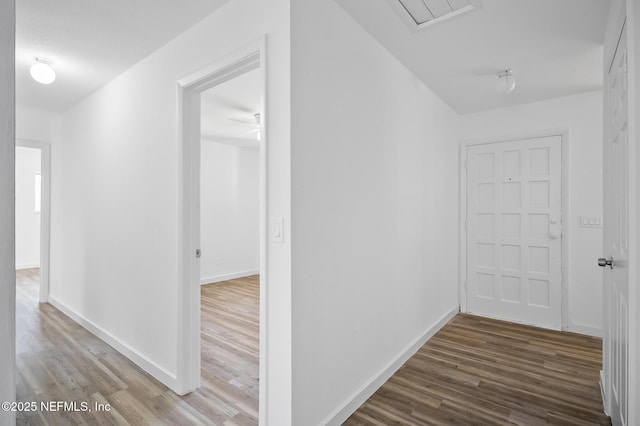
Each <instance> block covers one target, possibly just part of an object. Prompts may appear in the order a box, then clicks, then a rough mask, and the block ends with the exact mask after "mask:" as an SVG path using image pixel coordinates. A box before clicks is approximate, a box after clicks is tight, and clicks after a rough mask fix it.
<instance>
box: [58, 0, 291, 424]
mask: <svg viewBox="0 0 640 426" xmlns="http://www.w3.org/2000/svg"><path fill="white" fill-rule="evenodd" d="M264 34H267V37H268V38H267V41H266V48H267V51H268V58H267V61H266V73H267V76H268V77H267V86H266V90H267V92H268V93H269V97H268V100H267V105H266V107H267V110H268V111H269V112H270V117H267V122H266V123H265V126H266V132H267V135H266V138H267V140H268V142H267V143H268V144H269V148H268V154H267V155H268V165H269V169H268V170H269V172H268V185H269V186H268V188H267V190H268V193H269V204H268V215H269V217H283V218H285V222H286V223H287V224H288V223H289V218H290V190H289V188H290V160H289V149H290V148H289V145H290V123H289V117H290V112H289V111H290V95H289V92H290V83H289V82H290V66H289V61H290V39H289V36H290V32H289V1H287V0H268V1H260V2H255V1H252V0H234V1H232V2H229V3H227V4H226V5H225V6H223V7H222V8H221V9H220V10H218V11H217V12H216V13H214V14H213V15H211V16H209V17H206V18H204V19H203V21H201V22H200V23H198V24H197V25H195V26H194V27H192V28H191V29H189V30H187V31H186V32H185V33H183V34H181V35H180V36H178V37H177V38H176V39H175V40H173V41H171V42H169V43H168V44H166V45H165V46H163V47H162V48H161V49H159V50H158V51H157V52H155V53H153V54H152V55H150V56H149V57H147V58H145V59H143V60H142V61H140V62H139V63H138V64H136V65H135V66H133V67H132V68H131V69H129V70H128V71H126V72H125V73H123V74H122V75H120V76H119V77H118V78H116V79H115V80H113V81H112V82H110V83H109V84H107V85H106V86H104V87H103V88H101V89H100V90H98V91H97V92H95V93H94V94H92V95H91V96H89V97H88V98H87V99H85V100H84V101H82V102H81V103H79V104H78V105H76V106H75V107H73V108H72V109H70V110H69V111H67V112H66V113H65V114H63V115H62V116H61V117H60V118H59V119H57V120H56V121H55V122H54V126H53V138H52V145H53V146H55V152H54V154H53V156H52V163H53V164H52V172H53V176H52V236H51V238H52V250H51V253H52V265H51V288H50V295H51V300H52V301H53V302H54V303H56V305H57V306H59V307H61V308H62V309H64V310H65V311H67V312H73V313H75V315H76V317H77V318H79V319H81V320H82V321H84V322H85V323H86V324H91V325H92V327H93V328H94V329H97V330H99V331H100V332H101V335H102V336H103V337H105V338H107V339H108V340H109V341H110V342H111V343H112V344H114V345H116V346H117V347H118V348H119V349H120V350H123V351H125V352H126V353H127V355H128V356H130V357H132V359H134V360H135V361H136V362H137V363H138V364H140V365H142V366H143V367H144V368H145V369H147V370H149V371H151V372H152V373H153V374H154V375H155V376H156V377H158V378H160V379H162V380H163V381H164V382H165V383H167V384H168V385H169V386H173V387H174V388H175V386H176V381H175V376H176V371H177V353H178V342H179V339H180V337H181V336H179V331H178V323H179V319H178V304H179V303H180V300H179V297H178V294H179V292H178V290H179V287H180V286H182V285H185V284H184V283H181V282H180V279H179V263H178V244H179V224H178V209H179V202H180V194H179V190H180V188H181V185H182V184H181V182H180V177H179V176H181V174H180V173H179V165H180V164H181V159H180V156H179V152H180V149H179V146H178V144H177V134H178V123H177V119H176V117H177V116H178V114H177V110H176V107H177V99H176V92H177V90H176V87H177V81H178V80H179V79H182V78H184V77H187V76H189V75H191V74H193V73H194V72H197V71H199V70H201V69H203V68H204V67H206V66H208V65H210V64H212V63H214V62H217V61H220V60H222V59H223V58H224V57H225V56H226V55H228V54H230V53H231V52H233V51H234V50H236V49H238V48H239V47H241V46H244V45H246V44H247V43H250V42H254V41H255V40H257V39H258V38H260V37H262V36H263V35H264ZM267 252H268V263H267V266H268V270H267V276H266V277H265V278H266V279H267V282H268V288H267V289H265V292H266V296H265V297H266V304H267V306H264V310H263V312H266V315H267V317H266V322H265V323H264V324H262V327H261V333H263V334H262V335H268V337H269V340H268V341H267V342H266V344H267V347H266V348H265V350H264V351H263V350H261V359H262V360H263V361H264V362H262V363H261V372H262V373H264V374H263V375H262V376H261V386H266V392H267V394H266V395H265V397H264V398H261V417H263V419H268V424H272V425H286V424H289V423H290V417H291V367H290V364H291V361H290V359H291V353H290V346H291V337H290V333H291V331H290V330H291V325H290V303H291V302H290V285H291V279H290V243H289V241H285V242H284V243H280V244H269V246H268V247H267ZM264 342H265V340H264V339H261V343H264ZM262 404H266V405H264V406H263V405H262ZM265 416H266V417H265Z"/></svg>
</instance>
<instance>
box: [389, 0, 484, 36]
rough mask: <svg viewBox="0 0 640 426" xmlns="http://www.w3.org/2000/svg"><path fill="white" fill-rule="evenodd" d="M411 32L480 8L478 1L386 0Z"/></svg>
mask: <svg viewBox="0 0 640 426" xmlns="http://www.w3.org/2000/svg"><path fill="white" fill-rule="evenodd" d="M388 1H389V3H390V4H391V6H392V7H393V9H394V10H395V11H396V13H398V15H399V16H400V17H401V18H402V20H404V21H405V23H406V24H407V25H408V26H409V28H410V29H411V30H412V31H418V30H421V29H423V28H426V27H428V26H431V25H434V24H436V23H438V22H442V21H445V20H447V19H450V18H453V17H454V16H458V15H461V14H464V13H468V12H472V11H474V10H478V9H480V8H482V5H481V4H480V0H388Z"/></svg>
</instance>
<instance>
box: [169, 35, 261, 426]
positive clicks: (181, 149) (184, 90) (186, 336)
mask: <svg viewBox="0 0 640 426" xmlns="http://www.w3.org/2000/svg"><path fill="white" fill-rule="evenodd" d="M266 41H267V38H266V36H263V37H261V38H260V39H258V40H256V41H254V42H251V43H249V44H247V45H245V46H243V47H240V48H238V49H236V50H235V51H233V52H232V53H231V54H229V55H228V56H226V57H224V58H221V59H220V60H218V61H216V62H215V63H213V64H211V65H210V66H208V67H206V68H204V69H201V70H199V71H197V72H196V73H194V74H192V75H190V76H188V77H185V78H183V79H181V80H178V82H177V114H178V135H177V138H178V178H179V182H180V183H179V186H178V194H177V196H178V212H177V214H178V239H177V242H178V245H177V252H176V254H177V260H178V276H177V280H178V282H179V283H180V285H179V286H178V294H177V298H178V300H177V302H178V306H177V308H178V324H177V329H178V342H177V347H178V365H177V374H176V387H177V389H176V392H177V393H180V394H186V393H189V392H192V391H194V390H196V389H197V388H198V387H199V386H200V376H201V373H200V364H201V354H200V346H201V342H200V333H201V330H200V320H201V318H200V316H201V313H200V277H199V271H200V269H199V263H198V262H197V260H196V256H195V250H196V249H198V248H200V247H199V241H200V221H199V204H200V149H199V147H200V93H202V92H204V91H205V90H208V89H210V88H212V87H215V86H217V85H219V84H222V83H224V82H226V81H228V80H231V79H233V78H235V77H238V76H240V75H242V74H244V73H246V72H248V71H252V70H255V69H259V70H260V74H261V77H260V78H261V81H262V88H261V90H262V93H261V95H262V104H261V106H260V114H261V117H263V119H262V122H261V127H262V132H261V147H260V172H259V176H260V190H259V191H260V272H261V277H260V349H259V351H260V357H259V363H260V367H259V383H260V384H259V405H260V407H259V419H260V423H261V424H262V423H263V422H265V421H266V415H267V413H266V406H267V404H266V402H267V401H266V398H267V393H266V389H267V388H266V386H267V377H266V371H267V370H266V365H267V363H266V361H267V347H268V346H267V339H268V336H267V333H266V330H267V303H266V302H267V291H268V283H267V277H268V274H267V262H266V261H267V241H268V239H267V235H266V223H267V222H266V214H267V203H268V194H267V167H268V165H267V154H268V136H269V116H268V114H266V113H265V111H266V105H267V92H266V87H267V85H266V83H267V75H266V60H267V52H266Z"/></svg>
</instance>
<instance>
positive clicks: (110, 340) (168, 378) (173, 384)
mask: <svg viewBox="0 0 640 426" xmlns="http://www.w3.org/2000/svg"><path fill="white" fill-rule="evenodd" d="M49 303H50V304H51V305H53V306H54V307H55V308H56V309H58V310H59V311H60V312H62V313H63V314H65V315H66V316H68V317H69V318H71V319H72V320H74V321H75V322H76V323H78V324H80V325H81V326H82V327H83V328H84V329H85V330H87V331H88V332H89V333H91V334H93V335H94V336H96V337H97V338H98V339H100V340H102V341H103V342H105V343H106V344H108V345H109V346H111V347H112V348H113V349H115V350H116V351H118V352H120V353H121V354H122V355H123V356H125V357H126V358H128V359H129V360H130V361H131V362H133V363H134V364H136V365H137V366H138V367H140V368H142V369H143V370H144V371H146V372H147V373H149V374H150V375H151V376H152V377H154V378H155V379H157V380H158V381H160V382H162V384H164V385H165V386H167V387H168V388H170V389H172V390H176V389H177V385H178V382H177V379H176V377H175V376H173V375H171V374H170V373H169V372H168V371H166V370H165V369H163V368H162V367H160V366H158V365H157V364H155V363H154V362H153V361H151V360H149V359H148V358H147V357H146V356H144V355H143V354H141V353H140V352H138V351H137V350H135V349H134V348H132V347H131V346H129V345H127V344H126V343H124V342H122V341H121V340H120V339H118V338H117V337H115V336H114V335H112V334H111V333H109V332H108V331H106V330H104V329H103V328H101V327H100V326H98V325H96V324H94V323H93V322H91V321H89V320H87V319H86V318H84V317H83V316H82V315H80V314H79V313H77V312H76V311H74V310H73V309H71V308H69V307H68V306H66V305H65V304H64V303H62V302H61V301H60V300H58V299H56V298H55V297H53V296H51V295H49Z"/></svg>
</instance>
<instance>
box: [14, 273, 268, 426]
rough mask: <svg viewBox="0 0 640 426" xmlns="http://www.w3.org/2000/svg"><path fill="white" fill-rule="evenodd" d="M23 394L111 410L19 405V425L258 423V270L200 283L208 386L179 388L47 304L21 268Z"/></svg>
mask: <svg viewBox="0 0 640 426" xmlns="http://www.w3.org/2000/svg"><path fill="white" fill-rule="evenodd" d="M16 278H17V287H16V290H17V298H16V323H17V327H16V340H17V341H16V346H17V377H16V380H17V399H18V401H22V402H31V401H35V402H37V403H38V404H39V403H40V401H67V402H69V401H76V402H78V404H79V403H80V402H87V403H89V406H90V407H93V406H94V405H93V404H94V403H96V402H99V403H101V404H110V405H111V407H112V408H111V410H110V411H109V412H96V411H92V412H69V411H58V412H42V411H40V410H37V411H35V412H23V413H18V416H17V424H18V425H76V424H81V425H95V424H105V425H109V424H119V425H126V424H130V425H147V424H154V425H162V424H167V425H196V424H205V425H225V426H233V425H238V426H245V425H257V424H258V335H259V323H258V321H259V319H258V313H259V278H258V276H252V277H248V278H245V279H237V280H231V281H227V282H224V283H217V284H213V285H208V286H203V287H202V387H201V388H200V389H198V391H196V392H193V393H191V394H189V395H186V396H177V395H176V394H174V393H173V392H172V391H170V390H169V389H168V388H167V387H165V386H164V385H162V384H161V383H159V382H158V381H156V380H155V379H153V378H152V377H151V376H149V375H148V374H146V373H145V372H144V371H142V370H141V369H139V368H138V367H137V366H136V365H134V364H133V363H132V362H130V361H129V360H128V359H126V358H125V357H123V356H122V355H120V354H119V353H118V352H117V351H115V350H114V349H113V348H111V347H110V346H109V345H107V344H106V343H104V342H102V341H101V340H100V339H98V338H96V337H95V336H93V335H92V334H91V333H89V332H88V331H86V330H85V329H84V328H82V327H81V326H79V325H78V324H76V323H75V322H74V321H72V320H71V319H70V318H68V317H67V316H65V315H64V314H62V313H61V312H60V311H58V310H57V309H55V308H54V307H52V306H51V305H49V304H38V286H39V277H38V270H37V269H36V270H25V271H19V272H18V273H17V274H16Z"/></svg>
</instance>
